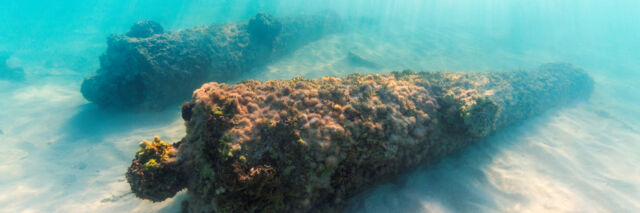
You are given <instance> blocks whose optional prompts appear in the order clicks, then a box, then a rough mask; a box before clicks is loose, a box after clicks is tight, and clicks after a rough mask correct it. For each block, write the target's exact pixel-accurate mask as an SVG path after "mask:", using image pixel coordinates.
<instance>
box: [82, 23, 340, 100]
mask: <svg viewBox="0 0 640 213" xmlns="http://www.w3.org/2000/svg"><path fill="white" fill-rule="evenodd" d="M340 28H341V27H340V23H339V20H338V18H337V15H335V14H332V13H327V14H323V15H315V16H303V17H293V18H274V17H272V16H270V15H268V14H265V13H259V14H257V15H256V16H255V17H253V18H252V19H251V20H250V21H249V22H241V23H227V24H219V25H210V26H203V27H197V28H191V29H184V30H179V31H172V32H164V31H163V29H162V26H160V25H159V24H158V23H156V22H152V21H141V22H138V23H136V24H135V25H134V26H132V27H131V30H130V31H129V32H128V33H127V34H126V35H112V36H110V37H109V38H108V41H107V44H108V48H107V52H106V53H105V54H104V55H102V56H101V57H100V69H98V70H97V72H96V73H95V74H94V75H93V76H90V77H88V78H86V79H85V80H84V82H83V83H82V88H81V92H82V95H83V96H84V97H85V98H86V99H87V100H89V101H91V102H94V103H96V104H98V105H100V106H103V107H119V108H127V109H162V108H164V107H166V106H167V105H170V104H173V103H178V102H180V101H182V100H185V99H187V98H188V97H189V95H190V94H191V92H192V91H193V90H194V89H196V88H197V87H199V86H201V85H202V84H203V83H205V82H209V81H218V82H229V81H234V80H238V79H239V78H240V77H242V76H243V75H245V74H246V73H247V72H248V71H249V70H251V69H252V68H256V67H259V66H263V65H266V64H267V63H268V62H270V61H273V60H275V59H278V58H280V57H281V56H282V55H284V54H287V53H289V52H291V51H292V50H294V49H296V48H298V47H300V46H302V45H304V44H306V43H309V42H311V41H314V40H317V39H320V38H321V37H322V36H323V35H325V34H328V33H333V32H336V31H338V30H339V29H340Z"/></svg>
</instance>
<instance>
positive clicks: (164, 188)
mask: <svg viewBox="0 0 640 213" xmlns="http://www.w3.org/2000/svg"><path fill="white" fill-rule="evenodd" d="M592 89H593V81H592V80H591V78H590V77H589V76H588V75H587V74H586V73H585V72H584V71H583V70H581V69H577V68H575V67H572V66H571V65H567V64H547V65H543V66H541V67H540V68H539V70H537V71H535V72H487V73H452V72H419V73H416V72H412V71H403V72H393V73H390V74H376V75H359V74H353V75H349V76H348V77H345V78H333V77H324V78H322V79H314V80H307V79H302V78H294V79H292V80H288V81H275V80H272V81H266V82H258V81H244V82H241V83H238V84H235V85H228V84H222V83H215V82H214V83H208V84H205V85H203V86H202V87H201V88H200V89H198V90H196V91H195V92H194V95H193V99H192V101H191V102H188V103H186V104H185V105H183V107H182V110H183V111H182V112H183V118H184V119H185V125H186V126H187V136H185V137H184V138H183V139H182V140H181V142H179V143H176V144H174V145H172V146H169V145H168V144H162V143H163V142H162V143H160V142H159V141H160V140H159V139H157V138H156V140H155V141H156V142H157V144H162V145H154V147H164V148H157V149H153V152H151V153H152V154H151V155H149V154H148V153H149V152H148V151H145V150H149V148H144V150H141V151H139V152H138V154H136V157H135V159H134V160H133V164H132V166H131V167H130V168H129V171H128V173H127V180H128V181H129V183H130V184H131V187H132V190H133V192H134V193H135V194H136V195H137V196H138V197H141V198H145V199H151V200H153V201H160V200H163V199H166V198H168V197H171V196H173V195H174V194H175V193H176V192H177V191H179V190H181V189H183V188H187V189H188V195H189V198H188V200H187V201H186V202H187V203H185V204H184V205H183V207H184V209H185V210H186V211H189V212H256V211H260V212H309V211H312V212H326V211H336V210H340V208H341V207H343V204H344V201H345V200H347V199H348V198H350V197H352V196H354V195H355V194H357V193H359V192H361V191H362V190H364V189H366V188H368V187H371V186H372V185H374V184H378V183H381V182H384V181H385V180H387V179H388V177H393V176H394V175H397V174H398V173H400V172H403V171H405V170H407V169H411V168H414V167H416V166H417V165H422V164H425V163H426V164H428V163H432V162H434V161H436V160H438V159H440V158H441V157H443V156H445V155H447V154H450V153H452V152H454V151H456V150H458V149H460V148H462V147H465V146H466V145H469V144H470V143H473V142H475V141H478V140H480V139H482V138H485V137H487V136H488V135H491V134H493V133H494V132H496V131H498V130H501V129H504V128H506V127H508V126H510V125H513V124H515V123H516V122H518V121H521V120H523V119H526V118H528V117H531V116H535V115H537V114H540V113H541V112H543V111H545V110H547V109H549V108H552V107H556V106H561V105H565V104H568V103H571V102H572V101H574V100H576V99H586V98H588V97H589V95H590V93H591V91H592ZM156 142H154V143H156ZM143 144H145V146H144V147H149V146H150V145H149V144H152V143H150V142H143ZM157 150H165V151H157ZM141 153H142V154H141ZM159 153H160V154H159ZM162 153H170V154H169V155H168V156H167V157H163V156H165V154H162ZM153 159H155V160H154V162H153V163H149V162H151V160H153ZM163 159H164V160H163ZM147 164H153V165H152V166H146V167H145V165H147ZM148 167H150V168H148Z"/></svg>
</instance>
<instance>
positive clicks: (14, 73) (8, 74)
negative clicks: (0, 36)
mask: <svg viewBox="0 0 640 213" xmlns="http://www.w3.org/2000/svg"><path fill="white" fill-rule="evenodd" d="M7 60H9V54H8V53H0V79H4V80H8V81H24V80H25V73H24V69H22V67H9V65H8V64H7Z"/></svg>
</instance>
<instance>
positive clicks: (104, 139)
mask: <svg viewBox="0 0 640 213" xmlns="http://www.w3.org/2000/svg"><path fill="white" fill-rule="evenodd" d="M639 9H640V2H639V1H615V2H605V1H595V0H587V1H577V0H576V1H532V0H531V1H527V0H523V1H507V0H494V1H479V0H477V1H476V0H473V1H445V0H440V1H385V0H373V1H305V2H298V1H249V0H241V1H173V0H172V1H149V0H140V1H119V0H117V1H72V0H66V1H57V2H42V1H33V0H29V1H5V2H2V3H1V4H0V11H1V12H0V20H1V21H0V52H5V54H6V55H8V58H6V60H5V61H0V63H6V65H7V67H10V68H22V69H23V70H24V73H25V75H24V77H25V79H24V80H23V81H14V80H10V79H1V78H0V109H1V110H0V144H2V145H3V146H2V147H3V148H2V149H0V174H2V175H0V192H2V193H0V212H156V211H157V212H175V211H178V210H179V209H180V201H181V200H182V199H184V195H185V193H184V192H181V193H179V194H178V196H176V197H175V198H173V199H169V200H166V201H163V202H159V203H152V202H150V201H144V200H140V199H138V198H136V197H135V196H134V195H133V194H131V193H130V189H129V185H128V184H127V182H126V180H125V178H124V172H125V171H126V169H127V167H128V166H129V164H130V163H131V159H132V157H133V155H134V152H135V150H136V147H137V144H138V142H139V141H140V140H141V139H143V138H151V137H152V136H153V135H160V136H162V137H163V138H166V140H167V141H177V140H179V139H180V138H182V137H183V136H184V134H185V133H184V132H185V129H184V126H183V122H182V120H181V118H180V110H179V109H178V108H177V106H176V107H169V108H167V109H166V110H164V111H160V112H151V111H142V112H127V111H124V112H122V111H114V110H103V109H100V108H98V107H97V106H95V105H94V104H92V103H90V102H88V101H87V100H85V99H84V98H83V97H82V95H81V93H80V85H81V83H82V80H83V79H84V78H85V77H86V76H88V75H90V74H91V73H93V72H95V71H96V69H98V68H99V56H100V55H101V54H103V53H104V52H105V51H106V47H107V46H106V37H107V36H108V35H110V34H113V33H117V34H121V33H125V32H126V31H127V30H128V29H129V27H130V26H131V25H132V24H133V23H135V22H136V21H138V20H143V19H149V20H154V21H157V22H158V23H160V24H161V25H162V26H164V28H165V29H166V30H178V29H184V28H189V27H195V26H201V25H206V24H213V23H224V22H237V21H245V20H248V19H249V18H250V17H252V16H253V15H254V14H255V13H256V12H259V11H266V12H269V13H271V14H274V15H275V16H279V17H281V16H295V15H304V14H313V13H315V12H319V11H323V10H332V11H335V12H336V13H338V14H339V15H340V16H341V17H342V18H343V20H344V21H345V23H348V25H347V29H346V30H345V31H344V32H340V33H336V34H331V35H328V36H325V37H323V38H322V39H320V40H318V41H315V42H313V43H310V44H308V45H305V46H303V47H301V48H299V49H297V50H296V51H294V52H293V53H291V54H288V55H286V56H285V57H283V58H281V59H280V60H277V61H273V62H271V63H270V64H268V65H267V66H265V67H260V68H258V70H257V72H255V74H254V75H252V76H251V78H254V79H259V80H267V79H290V78H292V77H295V76H304V77H308V78H316V77H321V76H325V75H332V76H344V75H346V74H348V73H354V72H359V73H380V72H389V71H392V70H402V69H413V70H432V71H443V70H451V71H491V70H499V71H501V70H517V69H532V68H535V67H537V66H538V65H540V64H542V63H547V62H557V61H561V62H569V63H572V64H574V65H576V66H579V67H582V68H584V69H585V70H587V71H588V72H589V74H591V75H592V77H593V78H594V80H595V82H596V89H595V91H594V94H593V95H592V97H591V99H590V100H589V101H588V102H586V103H581V104H578V105H576V106H570V107H565V108H561V109H557V110H553V111H550V112H547V113H545V114H542V115H540V116H539V117H537V118H534V119H531V120H528V121H526V122H524V123H523V124H522V125H519V126H515V127H513V128H511V129H508V130H506V131H503V132H502V133H500V134H497V135H495V136H493V137H491V138H488V139H486V140H484V141H482V142H480V143H478V144H475V145H472V146H470V147H468V148H466V149H465V150H463V151H461V152H459V153H456V154H455V155H453V156H450V157H447V158H445V159H444V160H442V161H441V162H439V163H438V164H436V165H432V166H430V167H425V168H419V169H417V170H416V171H414V172H411V173H409V174H405V175H403V176H402V177H400V178H398V179H397V180H394V181H393V182H391V183H389V184H386V185H382V186H379V187H376V188H373V189H371V190H369V191H367V192H365V193H362V194H360V195H359V196H358V197H356V198H354V199H353V200H351V201H350V202H349V203H350V205H349V209H348V211H349V212H637V211H638V210H640V169H639V168H640V155H638V153H639V152H640V125H639V124H640V123H639V122H640V110H639V109H638V108H637V107H636V106H637V105H638V104H640V85H639V84H638V83H637V82H638V81H639V80H640V54H638V53H637V50H638V49H640V39H638V38H637V35H640V15H638V14H639V13H638V10H639ZM349 51H355V52H357V53H358V54H359V55H360V56H361V57H363V58H365V59H367V60H369V61H374V62H376V66H361V65H357V64H356V65H354V64H352V63H347V62H346V61H345V58H346V57H347V56H348V53H349ZM0 67H2V66H0Z"/></svg>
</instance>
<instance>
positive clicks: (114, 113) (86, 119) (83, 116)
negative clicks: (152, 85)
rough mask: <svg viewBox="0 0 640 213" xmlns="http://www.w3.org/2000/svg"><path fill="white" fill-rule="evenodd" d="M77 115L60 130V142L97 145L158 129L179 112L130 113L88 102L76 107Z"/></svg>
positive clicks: (173, 118)
mask: <svg viewBox="0 0 640 213" xmlns="http://www.w3.org/2000/svg"><path fill="white" fill-rule="evenodd" d="M79 108H80V109H79V110H78V111H79V112H78V113H77V114H76V115H74V116H73V117H71V118H70V119H69V120H68V121H67V122H66V123H64V124H63V126H62V127H61V128H62V129H61V130H62V132H64V133H65V136H64V137H63V138H62V140H60V141H61V142H63V143H77V142H82V143H89V144H94V143H99V142H101V141H103V140H104V139H105V137H108V136H112V135H114V134H124V133H128V132H131V131H134V130H136V129H148V128H158V127H163V126H167V125H169V124H171V123H172V122H174V121H176V119H179V118H180V109H179V108H178V107H177V106H176V107H167V108H166V109H165V110H163V111H148V112H131V111H124V110H116V109H102V108H100V107H98V106H97V105H96V104H93V103H89V104H85V105H81V106H79Z"/></svg>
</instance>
